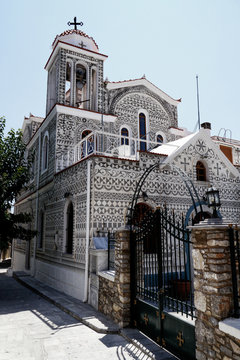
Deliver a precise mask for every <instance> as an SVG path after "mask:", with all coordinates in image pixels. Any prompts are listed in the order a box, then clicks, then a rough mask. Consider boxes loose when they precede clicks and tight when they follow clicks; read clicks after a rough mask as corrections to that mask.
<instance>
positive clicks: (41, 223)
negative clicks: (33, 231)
mask: <svg viewBox="0 0 240 360" xmlns="http://www.w3.org/2000/svg"><path fill="white" fill-rule="evenodd" d="M43 236H44V212H43V211H41V212H40V216H39V233H38V248H39V249H42V247H43Z"/></svg>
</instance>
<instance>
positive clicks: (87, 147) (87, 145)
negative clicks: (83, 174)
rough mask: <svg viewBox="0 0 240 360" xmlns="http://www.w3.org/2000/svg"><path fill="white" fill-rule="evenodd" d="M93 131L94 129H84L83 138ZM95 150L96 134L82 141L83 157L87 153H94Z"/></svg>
mask: <svg viewBox="0 0 240 360" xmlns="http://www.w3.org/2000/svg"><path fill="white" fill-rule="evenodd" d="M91 133H92V130H84V131H83V132H82V139H84V138H85V137H87V136H88V135H89V134H91ZM93 150H94V135H92V136H89V137H88V139H87V140H86V141H83V142H82V149H81V158H84V157H85V156H86V155H90V154H92V153H93Z"/></svg>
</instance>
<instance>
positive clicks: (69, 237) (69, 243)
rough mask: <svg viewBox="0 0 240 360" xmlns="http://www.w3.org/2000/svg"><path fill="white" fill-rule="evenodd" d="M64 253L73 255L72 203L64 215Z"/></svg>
mask: <svg viewBox="0 0 240 360" xmlns="http://www.w3.org/2000/svg"><path fill="white" fill-rule="evenodd" d="M66 253H67V254H72V253H73V203H72V202H70V203H69V205H68V207H67V213H66Z"/></svg>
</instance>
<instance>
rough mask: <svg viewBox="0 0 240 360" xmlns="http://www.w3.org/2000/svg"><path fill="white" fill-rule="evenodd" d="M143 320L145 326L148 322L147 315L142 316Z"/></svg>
mask: <svg viewBox="0 0 240 360" xmlns="http://www.w3.org/2000/svg"><path fill="white" fill-rule="evenodd" d="M143 320H144V321H145V325H147V324H148V320H149V319H148V316H147V314H144V318H143Z"/></svg>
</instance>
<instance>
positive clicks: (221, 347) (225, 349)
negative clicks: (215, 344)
mask: <svg viewBox="0 0 240 360" xmlns="http://www.w3.org/2000/svg"><path fill="white" fill-rule="evenodd" d="M220 351H221V352H222V353H223V354H224V355H226V356H229V358H230V359H232V350H230V349H228V348H227V347H226V346H220Z"/></svg>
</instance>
